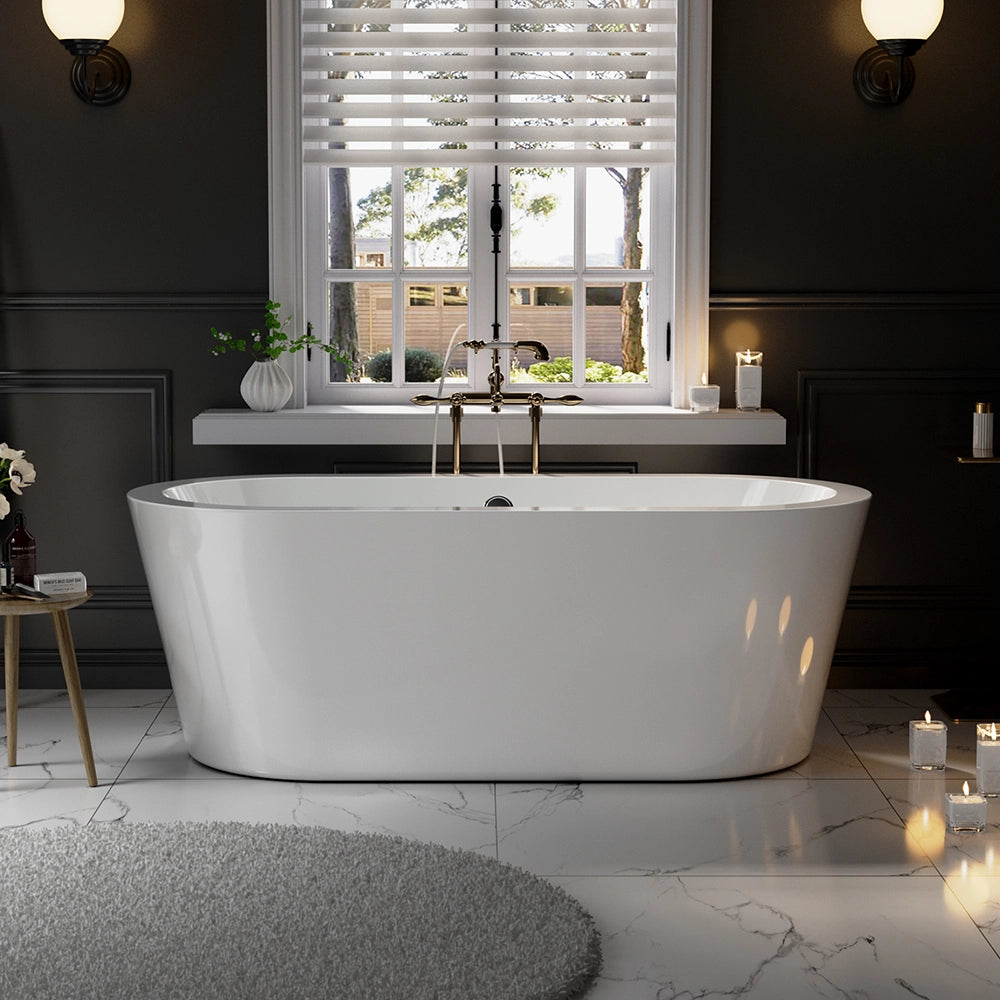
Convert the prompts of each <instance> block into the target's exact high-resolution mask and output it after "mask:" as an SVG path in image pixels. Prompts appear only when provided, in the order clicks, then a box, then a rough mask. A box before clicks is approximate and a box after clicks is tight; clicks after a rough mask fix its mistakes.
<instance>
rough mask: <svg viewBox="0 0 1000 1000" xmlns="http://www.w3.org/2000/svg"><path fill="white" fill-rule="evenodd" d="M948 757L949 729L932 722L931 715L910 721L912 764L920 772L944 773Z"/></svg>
mask: <svg viewBox="0 0 1000 1000" xmlns="http://www.w3.org/2000/svg"><path fill="white" fill-rule="evenodd" d="M947 755H948V727H947V726H946V725H945V724H944V723H943V722H932V721H931V713H930V712H924V717H923V719H922V720H921V719H912V720H911V721H910V763H911V764H912V765H913V766H914V767H915V768H916V769H917V770H918V771H943V770H944V763H945V759H946V757H947Z"/></svg>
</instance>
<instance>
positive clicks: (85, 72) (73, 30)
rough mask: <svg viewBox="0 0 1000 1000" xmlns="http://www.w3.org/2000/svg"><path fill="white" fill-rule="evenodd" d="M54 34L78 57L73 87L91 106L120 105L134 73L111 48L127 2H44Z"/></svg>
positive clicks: (44, 12) (75, 62)
mask: <svg viewBox="0 0 1000 1000" xmlns="http://www.w3.org/2000/svg"><path fill="white" fill-rule="evenodd" d="M42 16H43V17H44V18H45V23H46V24H47V25H48V26H49V28H50V29H51V31H52V34H53V35H55V36H56V38H58V39H59V41H60V42H62V43H63V45H65V46H66V48H67V49H69V51H70V52H71V53H72V54H73V55H74V56H76V59H74V60H73V66H72V68H71V69H70V83H71V84H72V86H73V90H74V91H75V92H76V95H77V97H79V98H80V99H81V100H83V101H86V102H87V103H88V104H99V105H107V104H117V103H118V101H120V100H121V99H122V98H123V97H124V96H125V94H126V93H127V92H128V88H129V84H130V83H131V82H132V70H131V69H130V68H129V64H128V61H127V60H126V59H125V57H124V56H123V55H122V54H121V53H120V52H119V51H118V50H117V49H113V48H112V47H111V46H110V45H108V39H109V38H111V36H112V35H113V34H114V33H115V32H116V31H117V30H118V26H119V25H120V24H121V23H122V18H123V17H124V16H125V0H42Z"/></svg>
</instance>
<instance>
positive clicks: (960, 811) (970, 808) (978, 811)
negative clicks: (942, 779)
mask: <svg viewBox="0 0 1000 1000" xmlns="http://www.w3.org/2000/svg"><path fill="white" fill-rule="evenodd" d="M944 810H945V818H946V820H947V822H948V829H949V830H951V832H952V833H963V832H965V833H980V832H982V831H983V830H985V829H986V799H985V798H984V797H983V796H982V795H979V794H977V793H976V792H973V793H972V794H971V795H970V794H969V783H968V782H967V781H966V782H965V784H963V785H962V794H961V795H959V794H958V792H946V793H945V796H944Z"/></svg>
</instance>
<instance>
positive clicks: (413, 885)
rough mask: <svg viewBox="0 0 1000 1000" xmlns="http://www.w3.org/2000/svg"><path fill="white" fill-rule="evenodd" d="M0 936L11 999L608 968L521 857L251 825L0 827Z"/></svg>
mask: <svg viewBox="0 0 1000 1000" xmlns="http://www.w3.org/2000/svg"><path fill="white" fill-rule="evenodd" d="M0 942H2V948H0V952H2V953H0V997H2V998H4V1000H8V998H10V1000H12V998H19V1000H21V998H23V1000H85V998H86V1000H89V998H94V1000H118V998H121V1000H144V998H156V1000H200V998H206V1000H256V998H265V997H266V998H268V1000H286V998H287V1000H292V998H294V1000H314V998H315V1000H319V998H323V1000H550V998H552V1000H555V998H569V997H574V996H579V995H580V994H581V993H582V992H583V991H584V990H586V988H587V986H588V985H589V984H590V982H591V981H592V979H593V978H594V976H596V974H597V971H598V969H599V968H600V964H601V954H600V940H599V936H598V933H597V931H596V929H595V927H594V923H593V920H592V919H591V917H590V916H589V915H588V914H587V913H585V912H584V911H583V910H582V909H581V907H580V905H579V904H578V903H577V902H576V901H575V900H574V899H572V898H571V897H570V896H568V895H567V894H566V893H564V892H563V891H562V890H561V889H558V888H556V887H555V886H552V885H550V884H549V883H547V882H545V881H543V880H542V879H540V878H537V877H536V876H534V875H531V874H529V873H527V872H524V871H521V870H520V869H517V868H513V867H511V866H509V865H505V864H501V863H499V862H497V861H493V860H491V859H489V858H485V857H482V856H480V855H478V854H473V853H472V852H470V851H460V850H454V849H449V848H445V847H438V846H435V845H426V844H418V843H415V842H413V841H408V840H403V839H401V838H398V837H387V836H379V835H372V834H345V833H339V832H337V831H334V830H326V829H321V828H318V827H289V826H276V825H271V824H267V825H263V824H262V825H253V824H246V823H171V824H166V825H146V824H128V823H114V824H96V825H93V826H88V827H83V828H80V827H70V828H66V827H61V828H55V829H41V830H3V831H0Z"/></svg>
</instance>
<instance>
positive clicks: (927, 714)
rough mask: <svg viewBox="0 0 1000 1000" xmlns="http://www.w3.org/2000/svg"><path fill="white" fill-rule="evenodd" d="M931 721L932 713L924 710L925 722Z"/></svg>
mask: <svg viewBox="0 0 1000 1000" xmlns="http://www.w3.org/2000/svg"><path fill="white" fill-rule="evenodd" d="M930 721H931V713H930V712H924V722H930Z"/></svg>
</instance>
